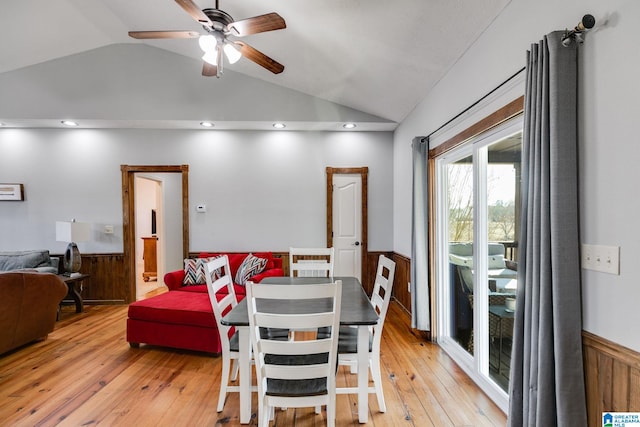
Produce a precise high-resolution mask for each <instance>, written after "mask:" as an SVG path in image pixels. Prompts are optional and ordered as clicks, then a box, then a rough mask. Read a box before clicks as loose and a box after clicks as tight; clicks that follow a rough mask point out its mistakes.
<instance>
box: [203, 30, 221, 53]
mask: <svg viewBox="0 0 640 427" xmlns="http://www.w3.org/2000/svg"><path fill="white" fill-rule="evenodd" d="M198 44H199V45H200V49H202V50H203V51H204V52H205V53H207V52H211V51H215V50H216V46H217V45H218V40H216V38H215V37H214V36H212V35H211V34H207V35H206V36H200V38H199V39H198Z"/></svg>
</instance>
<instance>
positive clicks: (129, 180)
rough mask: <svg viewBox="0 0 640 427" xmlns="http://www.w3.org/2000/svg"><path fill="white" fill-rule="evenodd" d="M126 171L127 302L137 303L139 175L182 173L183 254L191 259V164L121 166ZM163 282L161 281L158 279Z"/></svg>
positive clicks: (123, 230) (123, 197)
mask: <svg viewBox="0 0 640 427" xmlns="http://www.w3.org/2000/svg"><path fill="white" fill-rule="evenodd" d="M120 170H121V172H122V244H123V251H124V277H125V282H126V285H127V286H128V287H129V291H128V292H127V293H126V295H127V296H128V301H126V302H127V303H131V302H133V301H135V300H136V257H135V253H136V227H135V194H134V189H135V185H134V182H135V181H134V180H135V174H136V173H139V172H143V173H167V172H168V173H181V174H182V252H183V258H188V257H189V165H178V166H166V165H165V166H163V165H155V166H154V165H142V166H136V165H120ZM158 280H160V278H158Z"/></svg>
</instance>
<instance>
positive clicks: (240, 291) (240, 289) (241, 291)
mask: <svg viewBox="0 0 640 427" xmlns="http://www.w3.org/2000/svg"><path fill="white" fill-rule="evenodd" d="M233 290H234V291H235V293H236V299H237V300H238V301H241V300H242V299H243V298H244V296H245V295H246V294H247V292H246V290H245V287H244V286H242V285H236V284H235V283H234V285H233ZM176 291H179V292H196V293H205V294H206V293H207V285H193V286H181V287H179V288H178V289H176ZM172 292H173V291H172ZM220 293H222V294H226V293H227V288H224V289H221V290H220ZM241 297H242V298H241Z"/></svg>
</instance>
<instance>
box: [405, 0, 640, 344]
mask: <svg viewBox="0 0 640 427" xmlns="http://www.w3.org/2000/svg"><path fill="white" fill-rule="evenodd" d="M585 13H591V14H593V15H594V16H595V17H596V20H597V27H598V28H597V30H594V31H592V32H590V33H589V34H588V35H587V37H586V40H587V41H586V43H585V44H584V45H583V46H582V48H581V53H580V56H581V60H580V68H579V73H580V74H579V88H580V92H579V98H580V100H579V102H580V107H579V118H580V126H579V137H580V141H579V151H580V161H579V162H580V165H579V166H580V210H581V211H580V216H581V223H580V228H581V239H582V243H588V244H601V245H611V246H620V248H621V249H620V275H619V276H614V275H610V274H604V273H598V272H594V271H587V270H582V282H583V285H582V308H583V319H584V329H585V330H587V331H589V332H592V333H594V334H597V335H599V336H602V337H604V338H607V339H609V340H612V341H614V342H617V343H619V344H622V345H624V346H627V347H629V348H632V349H634V350H636V351H640V334H638V333H637V332H636V330H635V327H634V325H637V324H639V323H640V310H638V306H637V302H638V301H640V286H638V273H637V270H636V264H637V260H638V259H640V239H638V236H639V235H640V222H639V221H638V219H637V216H638V215H637V212H638V210H639V209H640V201H639V200H638V198H637V197H635V194H636V193H637V186H638V183H639V182H640V168H638V167H637V157H638V155H639V154H640V151H639V149H638V144H637V139H638V138H637V134H638V132H637V119H638V113H639V111H640V110H639V109H638V105H637V102H638V99H640V84H638V79H637V75H638V71H639V69H640V56H639V55H638V32H637V23H638V22H640V2H637V1H635V0H612V1H608V2H602V1H597V0H563V1H556V0H540V1H537V2H532V1H529V0H512V1H511V3H510V4H509V5H508V6H507V7H506V8H505V10H504V11H503V12H502V14H501V15H500V16H499V17H498V18H497V19H496V20H495V21H494V23H493V24H492V25H491V26H490V27H489V28H488V29H487V30H486V31H485V32H484V34H482V36H481V37H480V38H479V39H478V40H477V41H476V43H475V44H474V45H473V46H472V47H471V48H470V49H469V50H468V51H467V53H466V54H465V55H464V56H463V57H462V58H461V59H460V60H459V61H458V62H457V64H456V65H455V66H454V67H453V68H452V69H451V70H450V71H449V73H448V74H447V76H446V77H445V78H443V79H442V80H441V81H440V83H439V84H438V85H437V86H436V87H435V88H434V90H433V91H432V92H431V94H430V95H429V96H428V97H427V98H426V99H425V100H424V101H423V102H422V103H421V104H420V105H419V106H418V107H417V108H416V110H415V111H414V112H413V113H412V114H411V115H410V116H409V117H408V118H407V119H406V120H405V121H404V122H403V123H402V124H401V126H400V127H399V128H398V129H397V130H396V132H395V135H394V236H393V239H394V245H393V247H394V250H395V251H396V252H398V253H401V254H405V255H409V254H410V253H411V228H410V224H411V223H410V218H411V216H410V208H411V150H410V143H411V139H412V138H413V137H415V136H418V135H427V134H429V133H430V132H431V131H433V130H435V129H436V128H437V127H439V126H440V125H441V124H443V123H444V122H446V121H447V120H449V119H450V118H452V117H453V116H455V115H456V114H458V113H459V112H460V111H462V110H464V109H465V108H466V107H467V106H469V105H471V104H472V103H473V102H475V101H476V100H478V99H479V98H480V97H482V96H483V95H484V94H485V93H487V92H489V91H490V90H491V89H493V88H494V87H496V86H497V85H498V84H499V83H501V82H502V81H504V80H505V79H506V78H507V77H509V76H510V75H512V74H513V73H515V72H516V71H517V70H518V69H520V68H521V67H523V66H524V64H525V51H526V50H527V49H528V48H529V46H530V45H531V43H535V42H537V41H538V40H540V38H542V37H543V36H544V35H545V34H547V33H549V32H551V31H554V30H562V29H564V28H567V27H569V28H572V27H573V26H575V25H576V24H577V23H578V22H579V20H580V19H581V17H582V16H583V15H584V14H585ZM488 112H489V111H487V113H488ZM578 303H579V299H578V297H576V305H577V304H578ZM566 309H567V310H572V309H575V308H574V307H567V308H566Z"/></svg>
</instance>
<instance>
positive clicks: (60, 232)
mask: <svg viewBox="0 0 640 427" xmlns="http://www.w3.org/2000/svg"><path fill="white" fill-rule="evenodd" d="M90 231H91V230H90V227H89V224H88V223H86V222H76V220H75V219H72V220H71V221H56V240H57V241H58V242H69V245H68V246H67V250H66V251H65V252H64V259H63V266H64V275H65V276H74V275H77V274H79V271H80V266H81V265H82V260H81V258H80V251H79V250H78V246H77V245H76V243H75V242H86V241H88V240H89V234H90Z"/></svg>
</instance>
